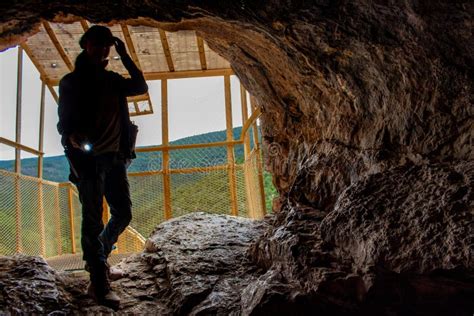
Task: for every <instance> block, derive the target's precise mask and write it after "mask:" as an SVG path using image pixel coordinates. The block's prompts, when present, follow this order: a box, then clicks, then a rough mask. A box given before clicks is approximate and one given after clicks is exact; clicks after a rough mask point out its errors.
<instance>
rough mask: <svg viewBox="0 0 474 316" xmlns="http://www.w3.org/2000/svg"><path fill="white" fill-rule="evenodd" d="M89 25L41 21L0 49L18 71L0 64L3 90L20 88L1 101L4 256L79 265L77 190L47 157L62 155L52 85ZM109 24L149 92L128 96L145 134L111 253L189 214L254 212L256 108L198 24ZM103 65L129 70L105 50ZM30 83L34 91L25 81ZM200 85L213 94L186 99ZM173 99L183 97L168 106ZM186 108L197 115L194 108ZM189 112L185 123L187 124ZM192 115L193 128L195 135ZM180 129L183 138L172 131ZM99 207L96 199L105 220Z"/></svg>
mask: <svg viewBox="0 0 474 316" xmlns="http://www.w3.org/2000/svg"><path fill="white" fill-rule="evenodd" d="M90 26H91V23H89V22H88V21H85V20H81V21H76V22H74V23H69V24H60V23H50V22H42V24H41V26H40V28H39V31H38V32H37V33H36V34H34V35H33V36H31V37H29V38H28V39H27V40H26V41H25V42H23V43H21V44H20V45H19V46H18V47H17V48H16V50H15V49H10V50H8V51H7V52H5V53H2V55H3V54H10V55H16V56H14V57H16V59H17V63H16V65H15V66H16V67H17V69H16V70H15V69H14V68H15V67H11V65H9V66H8V67H10V68H12V69H11V71H7V72H4V71H2V77H3V78H1V79H2V81H1V83H2V87H4V86H6V85H8V84H16V86H15V85H13V86H12V88H11V89H10V88H5V87H4V88H5V89H9V90H11V91H15V90H16V94H15V93H14V92H11V93H9V98H10V99H9V100H6V101H2V103H3V102H4V104H2V106H1V107H0V109H1V110H2V111H1V113H2V126H3V127H2V128H1V129H0V180H1V181H0V195H2V196H1V198H0V216H1V218H0V225H1V226H2V234H1V241H0V254H1V255H11V254H14V253H25V254H30V255H40V256H43V257H45V258H53V257H54V258H59V259H60V260H58V262H59V263H60V265H59V266H57V267H58V268H59V269H65V268H67V269H74V268H77V267H74V265H72V266H71V259H68V258H70V256H71V255H74V254H78V253H80V252H81V249H80V217H81V215H80V213H81V211H80V202H79V199H78V193H77V190H76V188H75V186H73V185H72V184H71V183H70V182H68V181H67V173H68V172H69V170H68V167H67V161H66V159H65V158H64V156H62V155H61V156H54V154H55V153H56V155H59V153H58V151H57V150H56V151H55V149H54V146H56V148H57V146H58V145H59V144H60V142H59V138H58V137H59V136H58V135H57V132H56V131H55V126H56V122H57V117H56V109H55V106H54V103H57V101H58V84H59V81H60V79H61V78H62V76H64V75H65V74H66V73H68V72H70V71H72V70H73V68H74V66H73V64H74V60H75V58H76V57H77V55H78V54H79V53H80V48H79V45H78V41H79V39H80V37H81V36H82V34H84V32H85V31H86V30H87V29H88V28H89V27H90ZM108 27H110V29H111V31H112V32H113V34H114V36H117V37H119V38H121V39H122V40H123V41H124V43H126V46H127V50H128V52H129V54H130V56H131V57H132V59H133V60H134V62H135V63H136V64H137V65H138V67H139V68H141V70H142V71H143V73H144V76H145V78H146V80H147V82H148V84H149V86H150V90H149V92H147V93H146V94H144V95H140V96H137V97H132V98H129V99H128V105H129V111H130V115H131V117H132V120H134V121H135V122H136V124H137V125H138V126H139V128H140V131H141V132H142V133H144V134H145V135H147V134H148V138H147V137H145V138H147V141H145V142H144V143H142V144H140V137H139V139H138V148H137V156H138V157H137V159H136V160H135V161H134V163H133V164H132V166H131V167H130V169H129V181H130V186H131V193H132V202H133V205H134V207H133V214H134V215H133V220H132V223H131V224H130V226H129V227H128V228H127V230H126V231H125V232H124V233H123V234H122V236H121V237H120V239H119V241H118V243H117V249H116V250H114V253H115V254H116V255H117V256H123V254H128V253H133V252H137V251H141V250H142V249H143V246H144V242H145V238H144V237H146V236H148V235H149V234H150V233H151V231H152V230H153V228H154V227H155V226H156V225H157V224H159V223H160V222H162V221H164V220H167V219H170V218H172V217H176V216H180V215H184V214H187V213H190V212H195V211H207V212H211V213H217V214H228V215H235V216H245V217H249V218H254V219H259V218H262V217H263V216H264V215H265V213H266V208H267V205H269V202H270V200H269V199H268V198H266V196H265V188H264V179H263V176H264V170H263V167H262V151H261V147H260V132H259V125H258V117H259V115H260V111H259V110H258V108H257V106H256V103H255V100H254V98H253V97H252V96H251V95H250V94H249V93H248V92H247V91H246V90H245V88H244V87H243V86H242V85H241V84H240V83H239V81H238V79H237V77H236V76H235V75H234V73H233V71H232V69H231V67H230V65H229V63H228V62H227V61H226V60H224V59H223V58H222V57H220V56H219V55H218V54H216V53H215V52H214V51H212V50H211V49H210V48H209V46H208V45H207V43H206V41H205V40H203V39H202V38H200V37H199V36H198V35H197V34H196V32H194V31H178V32H167V31H164V30H161V29H159V28H156V27H150V26H143V25H139V26H132V25H127V24H115V25H108ZM5 65H6V64H5ZM3 66H4V65H3V64H2V68H3ZM108 69H109V70H113V71H115V72H117V73H120V74H122V75H124V76H126V75H127V72H126V70H125V68H124V67H123V66H122V63H121V61H120V57H118V54H117V53H116V52H115V48H113V47H112V50H111V54H110V60H109V66H108ZM25 70H27V71H26V72H25ZM5 73H9V74H8V76H9V78H7V76H6V75H5ZM12 73H13V74H14V73H16V74H17V80H16V81H15V80H11V78H12V77H13V76H12ZM38 73H39V79H38ZM33 82H36V83H37V84H36V86H35V88H31V87H29V85H32V84H33ZM200 85H202V86H203V87H211V90H212V89H215V90H219V91H220V92H218V93H217V94H215V95H214V94H212V91H211V92H206V93H207V94H204V96H203V95H201V96H197V97H196V96H194V99H193V96H192V94H193V91H194V93H197V92H196V90H197V91H201V90H206V89H202V88H201V86H200ZM191 86H193V87H194V88H190V87H191ZM33 90H35V91H33ZM48 92H49V93H48ZM38 96H39V99H38ZM176 96H185V97H186V96H187V97H188V99H187V100H184V101H183V99H177V100H178V101H175V97H176ZM219 97H220V99H219ZM206 98H207V99H206ZM214 99H219V100H218V101H217V102H215V100H214ZM180 100H181V101H180ZM201 101H203V102H201ZM204 101H205V102H204ZM211 101H212V102H211ZM49 103H51V104H49ZM192 103H195V104H196V107H197V108H199V111H197V112H196V111H195V109H193V110H194V112H192V111H190V110H191V108H190V105H192ZM204 103H209V104H207V105H206V106H204ZM156 104H159V106H156ZM38 105H39V106H38ZM157 108H158V110H157ZM178 109H179V110H178ZM189 112H191V115H189V114H190V113H189ZM216 113H220V114H218V115H216ZM186 114H188V115H187V116H188V119H189V120H188V121H186V120H183V116H186ZM9 118H10V119H9ZM209 118H211V119H210V120H207V119H209ZM3 121H5V122H9V123H8V124H7V123H5V124H3ZM190 122H193V123H196V122H197V123H201V125H199V126H198V125H196V126H198V127H197V128H196V129H194V130H193V129H192V126H193V125H192V124H191V123H190ZM202 124H204V126H205V127H206V128H207V130H205V129H204V130H203V129H202V127H203V126H202ZM180 126H181V129H180ZM184 127H186V128H187V131H188V132H187V134H186V133H184V134H183V133H180V132H179V131H181V130H182V129H184ZM51 131H52V132H51ZM176 131H178V132H176ZM150 135H152V136H150ZM45 136H46V137H45ZM48 139H49V141H48ZM48 142H50V143H55V144H56V145H51V144H50V143H48ZM267 176H269V175H267ZM265 182H267V183H268V181H265ZM107 207H108V206H107V203H105V201H104V209H105V212H104V220H107V218H108V209H107ZM12 236H15V238H12ZM76 258H79V257H78V256H76ZM76 261H77V260H76Z"/></svg>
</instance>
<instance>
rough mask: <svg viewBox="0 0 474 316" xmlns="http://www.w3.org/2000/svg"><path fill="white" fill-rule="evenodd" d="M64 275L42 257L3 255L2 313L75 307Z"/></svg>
mask: <svg viewBox="0 0 474 316" xmlns="http://www.w3.org/2000/svg"><path fill="white" fill-rule="evenodd" d="M64 286H65V284H64V283H63V280H62V278H61V277H59V276H58V275H57V273H56V272H55V271H54V270H53V269H52V268H51V267H49V266H48V264H47V263H46V262H45V261H44V260H43V259H41V258H38V257H30V256H24V255H16V256H13V257H0V314H2V315H3V314H6V313H8V314H21V313H30V314H33V313H34V314H47V313H49V312H51V311H58V312H66V311H69V310H70V309H71V297H70V295H69V294H68V293H67V292H66V291H65V290H64Z"/></svg>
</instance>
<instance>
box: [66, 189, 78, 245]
mask: <svg viewBox="0 0 474 316" xmlns="http://www.w3.org/2000/svg"><path fill="white" fill-rule="evenodd" d="M67 193H68V194H67V195H68V208H69V231H70V232H69V233H70V238H71V252H72V253H76V230H75V226H74V206H73V201H72V200H73V194H72V184H70V183H69V184H68V186H67Z"/></svg>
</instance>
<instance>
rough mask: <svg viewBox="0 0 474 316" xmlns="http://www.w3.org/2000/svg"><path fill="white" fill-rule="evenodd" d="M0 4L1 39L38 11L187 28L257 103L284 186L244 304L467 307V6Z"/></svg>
mask: <svg viewBox="0 0 474 316" xmlns="http://www.w3.org/2000/svg"><path fill="white" fill-rule="evenodd" d="M0 12H1V13H2V14H0V49H2V48H7V47H9V46H12V45H14V44H16V43H19V42H21V41H22V40H23V39H24V38H26V37H27V36H28V35H29V34H32V33H34V32H35V29H36V27H37V26H38V23H39V22H40V21H41V19H47V20H50V21H63V22H66V21H72V20H74V19H77V17H84V18H87V19H88V20H90V21H92V22H111V21H113V20H129V22H130V21H133V22H135V23H146V24H150V25H158V26H160V27H162V28H164V29H166V30H170V31H172V30H180V29H194V30H196V31H197V32H198V33H199V35H200V36H202V37H203V38H205V39H206V41H207V42H208V44H209V46H210V47H211V48H212V49H214V50H215V51H217V52H218V53H220V54H221V55H222V56H223V57H225V58H226V59H227V60H228V61H229V62H230V63H231V65H232V68H233V69H234V71H235V73H236V74H237V75H238V76H239V78H240V80H241V82H242V83H243V85H244V86H245V87H246V89H247V90H248V91H250V92H251V93H252V94H253V95H254V96H255V97H256V99H257V102H258V105H259V107H260V108H261V109H262V112H263V114H262V130H263V136H264V150H265V151H266V168H267V169H268V170H269V171H271V172H272V173H273V180H274V183H275V185H276V187H277V189H278V191H279V193H280V197H279V198H277V199H276V200H275V201H274V211H275V212H276V213H277V215H276V216H274V217H272V218H269V219H267V220H266V224H268V225H266V227H267V228H266V231H265V232H264V233H262V236H261V237H258V238H256V240H255V242H254V243H253V244H252V245H251V246H250V247H249V251H248V255H249V258H250V259H251V261H252V262H254V263H255V264H256V266H257V267H258V268H259V270H258V275H256V276H255V275H254V276H252V278H253V277H255V278H256V281H255V282H250V283H249V284H248V286H247V289H246V290H245V291H244V293H241V300H242V302H245V304H244V303H242V304H243V305H242V306H243V307H242V308H243V309H242V311H243V314H246V315H259V314H268V313H269V312H270V311H281V308H283V307H285V308H288V309H290V310H293V312H294V313H298V312H299V311H301V310H299V308H302V310H307V309H308V308H313V310H314V311H319V309H321V308H325V307H328V306H330V307H331V308H333V307H334V308H336V310H338V311H344V313H345V314H347V313H348V312H351V311H352V312H354V313H356V314H360V312H361V311H365V312H366V313H364V314H367V315H371V314H373V315H383V314H387V315H407V314H419V315H445V314H448V313H452V312H453V311H459V313H458V314H459V315H463V313H464V312H466V311H469V313H468V314H469V315H470V314H472V312H471V311H472V310H474V306H473V305H472V304H473V303H472V295H473V293H474V259H473V258H474V226H473V225H472V223H473V221H474V205H473V200H474V189H473V188H474V182H473V181H474V162H473V160H474V159H473V158H474V153H473V143H474V128H473V121H474V120H473V114H474V107H473V95H474V84H473V77H474V73H473V64H474V63H473V56H474V54H473V52H474V39H473V35H472V31H473V14H474V3H473V2H472V1H449V0H432V1H428V0H424V1H422V0H418V1H417V0H412V1H410V0H406V1H390V0H375V1H368V0H355V1H346V0H339V1H330V0H314V1H304V0H299V1H284V0H271V1H247V0H240V1H234V2H222V1H220V2H218V1H185V0H181V1H156V0H155V1H133V2H131V1H94V2H87V1H57V0H53V1H48V2H44V1H43V2H41V3H39V2H37V1H32V0H27V1H23V2H21V3H20V2H16V1H4V2H2V3H1V4H0ZM441 289H442V290H441ZM174 290H176V289H174ZM282 302H284V303H282ZM308 306H310V307H308ZM325 313H326V314H330V313H329V312H328V311H326V312H324V311H323V312H322V314H325ZM332 314H334V313H332ZM454 314H456V313H454ZM468 314H466V315H468Z"/></svg>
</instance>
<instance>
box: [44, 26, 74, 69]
mask: <svg viewBox="0 0 474 316" xmlns="http://www.w3.org/2000/svg"><path fill="white" fill-rule="evenodd" d="M43 26H44V29H45V30H46V33H48V36H49V38H50V39H51V41H52V42H53V45H54V47H56V49H57V51H58V53H59V55H60V56H61V58H62V60H63V61H64V63H65V64H66V66H67V67H68V68H69V71H73V70H74V65H73V64H72V63H71V61H70V60H69V57H68V55H67V54H66V52H65V51H64V48H63V47H62V46H61V43H59V41H58V38H57V36H56V34H55V33H54V30H53V29H52V28H51V25H49V23H48V22H43Z"/></svg>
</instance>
